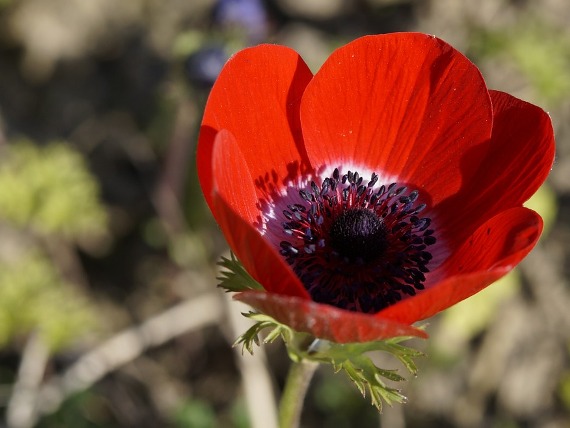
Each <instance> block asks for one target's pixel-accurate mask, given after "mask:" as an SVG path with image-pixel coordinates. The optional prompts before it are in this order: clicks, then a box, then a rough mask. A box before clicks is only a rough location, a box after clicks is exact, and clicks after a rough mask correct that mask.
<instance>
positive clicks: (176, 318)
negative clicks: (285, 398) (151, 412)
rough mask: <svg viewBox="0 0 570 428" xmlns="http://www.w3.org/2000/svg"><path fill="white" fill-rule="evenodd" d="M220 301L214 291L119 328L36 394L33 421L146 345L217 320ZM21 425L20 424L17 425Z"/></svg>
mask: <svg viewBox="0 0 570 428" xmlns="http://www.w3.org/2000/svg"><path fill="white" fill-rule="evenodd" d="M222 314H223V311H222V303H221V302H220V298H219V296H218V295H216V294H215V293H211V294H207V295H204V296H200V297H197V298H194V299H192V300H187V301H184V302H182V303H180V304H178V305H176V306H174V307H172V308H170V309H168V310H166V311H164V312H162V313H160V314H158V315H156V316H154V317H152V318H150V319H148V320H146V321H145V322H143V323H142V324H141V325H138V326H134V327H130V328H127V329H126V330H123V331H122V332H119V333H118V334H116V335H115V336H113V337H111V338H110V339H108V340H107V341H105V342H103V343H102V344H100V345H99V346H97V347H96V348H95V349H93V350H91V351H89V352H87V353H86V354H85V355H83V356H82V357H80V358H79V359H78V360H77V361H76V362H75V363H74V364H73V365H72V366H70V367H69V368H68V369H67V370H66V371H65V372H64V373H63V374H62V375H61V376H57V377H54V378H52V379H51V380H50V381H49V382H48V383H46V384H45V386H43V387H42V388H41V390H40V391H39V394H38V395H37V410H36V414H35V415H34V417H33V418H31V419H30V422H32V423H31V424H30V425H27V426H28V427H31V426H33V424H34V423H35V422H36V421H37V419H39V417H41V415H43V414H48V413H52V412H54V411H55V410H57V409H58V408H59V406H60V405H61V404H62V403H63V401H64V400H65V399H66V398H67V397H69V396H70V395H71V394H73V393H76V392H79V391H82V390H85V389H87V388H89V387H90V386H91V385H93V384H94V383H96V382H97V381H99V380H100V379H102V378H103V377H104V376H105V375H107V374H108V373H111V372H113V371H114V370H116V369H118V368H119V367H121V366H122V365H124V364H126V363H128V362H130V361H132V360H134V359H136V358H137V357H139V356H140V355H141V354H142V353H144V352H145V351H146V350H148V349H149V348H152V347H155V346H159V345H161V344H163V343H165V342H167V341H169V340H171V339H173V338H175V337H177V336H180V335H182V334H185V333H187V332H189V331H192V330H196V329H198V328H202V327H204V326H206V325H209V324H214V323H216V322H218V321H219V319H220V318H221V316H222ZM20 427H21V428H24V425H20V426H19V428H20Z"/></svg>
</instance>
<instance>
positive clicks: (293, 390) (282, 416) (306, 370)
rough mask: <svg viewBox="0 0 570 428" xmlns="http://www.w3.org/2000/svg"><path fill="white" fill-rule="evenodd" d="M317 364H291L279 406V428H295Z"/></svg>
mask: <svg viewBox="0 0 570 428" xmlns="http://www.w3.org/2000/svg"><path fill="white" fill-rule="evenodd" d="M317 366H318V364H317V363H314V362H310V361H301V362H299V363H292V365H291V368H290V369H289V374H288V375H287V380H286V382H285V389H284V390H283V395H282V396H281V403H280V405H279V428H297V427H298V426H299V422H300V420H301V410H302V409H303V401H304V400H305V394H306V393H307V389H308V388H309V383H310V382H311V378H312V377H313V374H314V373H315V370H316V368H317Z"/></svg>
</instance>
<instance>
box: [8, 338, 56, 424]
mask: <svg viewBox="0 0 570 428" xmlns="http://www.w3.org/2000/svg"><path fill="white" fill-rule="evenodd" d="M48 359H49V350H48V347H47V346H46V344H45V343H44V341H43V339H42V337H41V336H40V334H38V333H37V332H35V333H32V335H31V336H30V337H29V339H28V341H27V342H26V346H25V347H24V350H23V352H22V360H21V361H20V367H19V369H18V375H17V378H16V382H15V383H14V387H13V388H14V389H13V392H12V395H11V396H10V400H9V401H8V406H7V409H6V424H7V425H8V427H10V428H28V427H31V426H33V424H34V419H35V407H36V398H37V397H38V391H39V389H40V385H41V382H42V379H43V376H44V372H45V367H46V364H47V362H48Z"/></svg>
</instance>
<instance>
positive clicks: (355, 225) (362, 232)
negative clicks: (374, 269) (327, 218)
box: [329, 208, 388, 262]
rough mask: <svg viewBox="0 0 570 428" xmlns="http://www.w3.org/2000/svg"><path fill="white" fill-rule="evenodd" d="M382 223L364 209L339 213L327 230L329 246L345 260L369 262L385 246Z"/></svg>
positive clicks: (380, 252)
mask: <svg viewBox="0 0 570 428" xmlns="http://www.w3.org/2000/svg"><path fill="white" fill-rule="evenodd" d="M386 234H387V232H386V227H385V226H384V221H383V220H382V219H381V218H380V217H379V216H378V215H377V214H376V213H375V212H374V211H373V210H369V209H365V208H349V209H347V210H346V211H343V212H341V213H340V215H339V216H338V217H337V218H335V219H334V220H333V222H332V224H331V227H330V230H329V237H330V245H331V247H332V248H333V249H334V250H335V251H336V252H338V253H339V254H340V255H341V256H343V257H345V258H346V259H347V260H352V261H359V260H362V261H364V262H370V261H372V260H374V259H375V258H376V257H378V256H380V255H382V253H383V252H384V250H385V249H386V246H387V244H388V243H387V241H386Z"/></svg>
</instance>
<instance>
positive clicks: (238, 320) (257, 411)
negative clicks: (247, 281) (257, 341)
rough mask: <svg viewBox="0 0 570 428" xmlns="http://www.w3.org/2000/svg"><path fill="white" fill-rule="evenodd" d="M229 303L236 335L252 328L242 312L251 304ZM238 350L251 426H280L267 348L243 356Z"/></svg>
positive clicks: (237, 348)
mask: <svg viewBox="0 0 570 428" xmlns="http://www.w3.org/2000/svg"><path fill="white" fill-rule="evenodd" d="M228 296H229V295H228ZM228 300H229V299H228ZM227 303H228V312H229V314H230V323H231V326H232V331H233V334H234V337H238V336H239V335H241V334H243V333H244V332H245V331H246V330H247V329H248V328H249V327H251V323H250V321H249V320H248V319H247V318H245V317H244V316H243V315H241V312H246V311H247V310H248V309H249V307H247V306H245V305H244V304H242V303H240V302H227ZM235 351H236V354H238V355H236V360H237V364H238V367H239V369H240V373H241V380H242V385H243V389H244V392H245V398H246V405H247V410H248V413H249V418H250V423H251V427H252V428H277V405H276V401H275V393H274V389H273V385H272V382H271V377H270V375H269V372H268V370H267V363H266V358H265V352H264V349H263V347H262V346H260V347H258V348H257V349H255V353H254V354H253V355H249V354H246V355H241V352H242V350H241V347H236V348H235Z"/></svg>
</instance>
